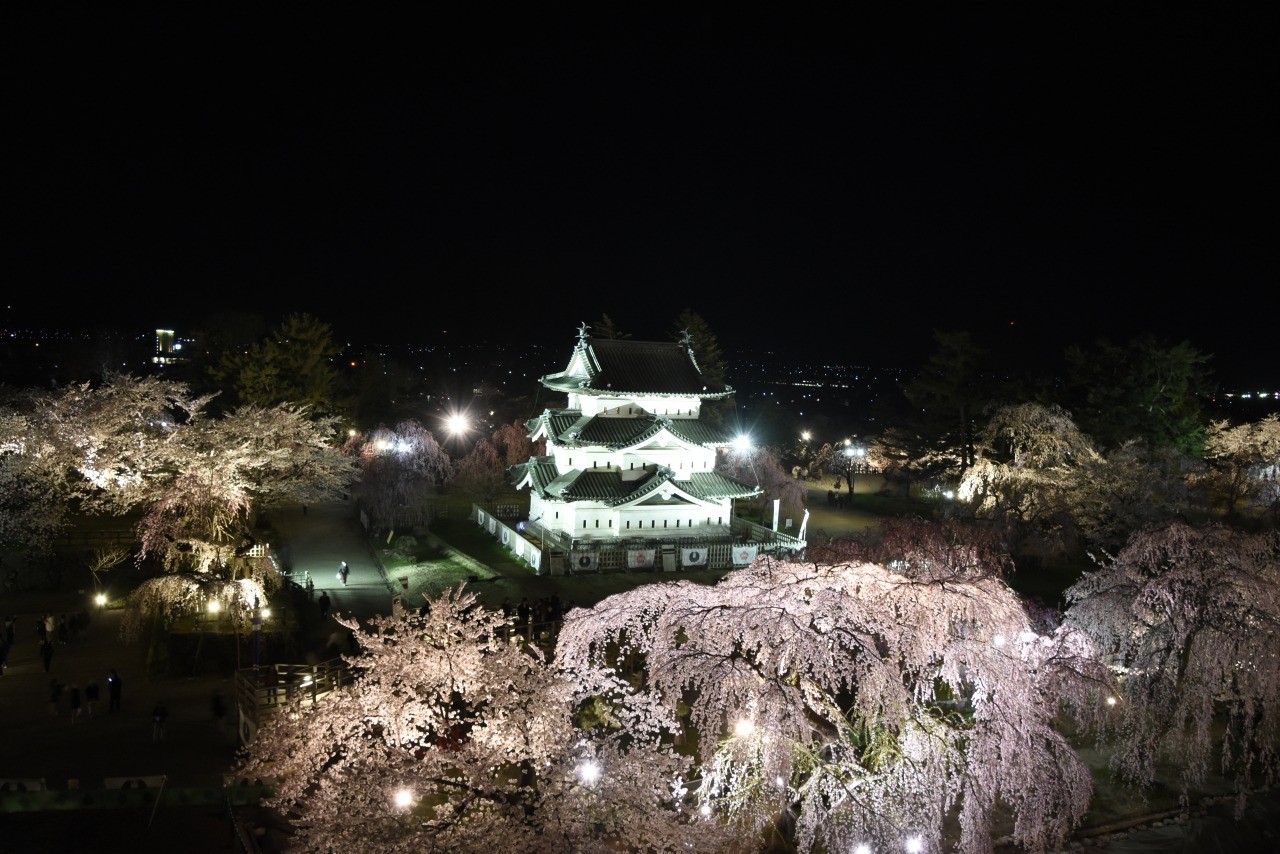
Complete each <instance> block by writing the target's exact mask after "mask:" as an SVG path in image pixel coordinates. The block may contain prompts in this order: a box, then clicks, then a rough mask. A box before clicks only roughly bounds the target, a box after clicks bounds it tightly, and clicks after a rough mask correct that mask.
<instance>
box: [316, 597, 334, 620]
mask: <svg viewBox="0 0 1280 854" xmlns="http://www.w3.org/2000/svg"><path fill="white" fill-rule="evenodd" d="M317 601H318V602H319V604H320V616H321V617H327V616H329V606H330V605H331V604H332V603H331V602H330V600H329V594H328V593H325V592H323V591H321V593H320V598H319V599H318V600H317Z"/></svg>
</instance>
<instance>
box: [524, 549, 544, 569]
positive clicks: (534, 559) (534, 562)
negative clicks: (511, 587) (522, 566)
mask: <svg viewBox="0 0 1280 854" xmlns="http://www.w3.org/2000/svg"><path fill="white" fill-rule="evenodd" d="M525 560H527V561H529V566H531V567H533V568H534V569H537V568H538V564H539V563H541V562H542V552H540V551H538V550H537V549H529V554H528V555H527V556H526V557H525Z"/></svg>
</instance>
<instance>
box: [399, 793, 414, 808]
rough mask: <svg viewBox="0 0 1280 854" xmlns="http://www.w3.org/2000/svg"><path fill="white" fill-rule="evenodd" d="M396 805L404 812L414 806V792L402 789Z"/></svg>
mask: <svg viewBox="0 0 1280 854" xmlns="http://www.w3.org/2000/svg"><path fill="white" fill-rule="evenodd" d="M395 804H396V806H397V807H399V808H400V809H402V810H406V809H408V808H409V807H410V806H412V805H413V792H411V791H409V790H408V789H401V790H400V791H398V792H396V796H395Z"/></svg>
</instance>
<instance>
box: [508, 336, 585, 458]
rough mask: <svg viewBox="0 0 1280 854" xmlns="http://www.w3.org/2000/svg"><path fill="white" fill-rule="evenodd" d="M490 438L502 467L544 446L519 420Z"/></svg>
mask: <svg viewBox="0 0 1280 854" xmlns="http://www.w3.org/2000/svg"><path fill="white" fill-rule="evenodd" d="M606 317H607V315H606ZM491 438H492V441H493V445H494V447H495V448H496V449H497V450H498V452H499V456H500V457H501V458H502V465H503V467H504V469H505V468H506V467H508V466H514V465H517V464H519V463H523V462H528V460H529V459H530V458H531V457H535V456H540V455H541V454H542V453H543V452H544V449H545V448H546V441H545V440H542V439H540V440H538V441H537V442H534V441H532V440H531V439H530V438H529V429H528V428H527V427H525V426H524V424H523V423H522V422H520V421H513V422H511V423H510V424H503V425H502V426H501V427H499V428H498V429H497V430H495V431H494V432H493V436H492V437H491Z"/></svg>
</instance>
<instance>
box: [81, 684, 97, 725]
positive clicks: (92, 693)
mask: <svg viewBox="0 0 1280 854" xmlns="http://www.w3.org/2000/svg"><path fill="white" fill-rule="evenodd" d="M97 702H98V682H97V680H95V679H90V680H89V684H88V685H86V686H84V710H85V711H86V712H87V713H88V715H89V717H93V706H94V704H95V703H97Z"/></svg>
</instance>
